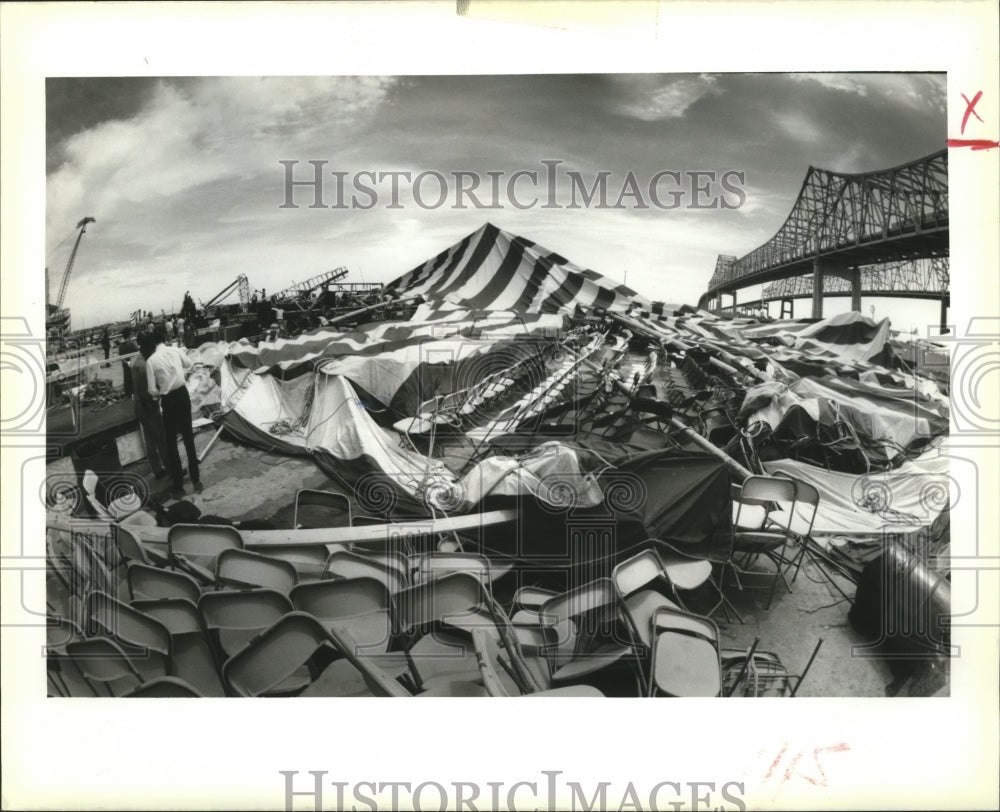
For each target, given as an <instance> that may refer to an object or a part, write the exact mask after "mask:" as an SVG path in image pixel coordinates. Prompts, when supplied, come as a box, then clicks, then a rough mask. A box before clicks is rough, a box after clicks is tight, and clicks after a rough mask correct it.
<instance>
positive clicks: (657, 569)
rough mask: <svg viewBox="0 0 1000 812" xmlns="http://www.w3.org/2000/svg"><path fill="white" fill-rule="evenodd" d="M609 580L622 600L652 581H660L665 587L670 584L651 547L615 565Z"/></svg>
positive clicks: (660, 561)
mask: <svg viewBox="0 0 1000 812" xmlns="http://www.w3.org/2000/svg"><path fill="white" fill-rule="evenodd" d="M611 580H612V582H613V583H614V585H615V589H616V590H617V592H618V595H619V596H620V597H622V598H625V597H628V596H629V595H631V594H632V593H633V592H637V591H638V590H640V589H642V588H643V587H644V586H647V585H649V584H650V583H652V582H653V581H657V580H662V581H663V582H664V584H665V585H666V586H669V584H670V582H669V580H668V579H667V576H666V574H665V571H664V566H663V561H662V560H661V558H660V554H659V553H658V552H657V551H656V550H655V549H654V548H652V547H650V548H647V549H645V550H642V551H641V552H639V553H636V554H635V555H633V556H632V557H631V558H627V559H625V560H624V561H622V562H620V563H619V564H617V565H616V566H615V568H614V569H613V570H612V571H611Z"/></svg>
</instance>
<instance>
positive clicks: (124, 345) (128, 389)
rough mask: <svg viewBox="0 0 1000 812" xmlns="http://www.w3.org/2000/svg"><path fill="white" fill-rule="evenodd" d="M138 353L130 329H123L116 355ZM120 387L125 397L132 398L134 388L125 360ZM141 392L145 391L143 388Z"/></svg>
mask: <svg viewBox="0 0 1000 812" xmlns="http://www.w3.org/2000/svg"><path fill="white" fill-rule="evenodd" d="M138 351H139V345H138V344H136V343H135V342H134V341H133V340H132V328H131V327H125V328H123V329H122V342H121V344H119V345H118V354H119V355H131V354H132V353H134V352H138ZM122 386H123V387H124V391H125V397H127V398H130V397H132V392H133V391H134V387H133V386H132V368H131V366H130V365H129V362H128V361H126V360H122ZM143 391H145V387H144V388H143Z"/></svg>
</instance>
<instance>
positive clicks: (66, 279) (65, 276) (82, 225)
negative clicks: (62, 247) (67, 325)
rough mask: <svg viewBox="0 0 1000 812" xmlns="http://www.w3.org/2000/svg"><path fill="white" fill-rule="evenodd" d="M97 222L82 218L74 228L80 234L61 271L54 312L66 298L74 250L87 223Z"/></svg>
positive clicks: (85, 230) (74, 256)
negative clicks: (64, 268) (61, 275)
mask: <svg viewBox="0 0 1000 812" xmlns="http://www.w3.org/2000/svg"><path fill="white" fill-rule="evenodd" d="M96 222H97V221H96V220H95V219H94V218H93V217H84V218H83V219H82V220H81V221H80V222H79V223H77V224H76V227H77V228H78V229H80V233H79V234H77V235H76V242H75V243H73V250H72V251H71V252H70V255H69V262H67V263H66V270H65V271H63V278H62V282H60V283H59V296H58V297H57V298H56V310H59V309H60V308H61V307H62V306H63V299H65V298H66V289H67V288H68V287H69V277H70V274H71V273H73V262H74V261H75V260H76V250H77V249H78V248H79V247H80V240H81V239H82V238H83V235H84V234H85V233H86V232H87V224H88V223H96Z"/></svg>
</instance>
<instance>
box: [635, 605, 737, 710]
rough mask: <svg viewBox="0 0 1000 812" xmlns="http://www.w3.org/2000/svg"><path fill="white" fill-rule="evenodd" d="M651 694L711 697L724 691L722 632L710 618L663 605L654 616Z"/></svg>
mask: <svg viewBox="0 0 1000 812" xmlns="http://www.w3.org/2000/svg"><path fill="white" fill-rule="evenodd" d="M651 668H652V675H651V679H650V682H649V692H650V694H651V695H653V694H655V693H656V692H657V691H659V692H660V693H661V694H665V695H667V696H685V697H710V696H719V695H720V694H721V693H722V682H723V681H722V661H721V658H720V653H719V632H718V629H717V628H716V626H715V623H714V622H713V621H711V620H709V619H708V618H705V617H701V616H699V615H693V614H691V613H689V612H683V611H681V610H679V609H670V608H666V607H662V608H660V609H657V610H656V613H655V614H654V615H653V641H652V665H651Z"/></svg>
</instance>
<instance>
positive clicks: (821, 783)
mask: <svg viewBox="0 0 1000 812" xmlns="http://www.w3.org/2000/svg"><path fill="white" fill-rule="evenodd" d="M850 749H851V746H850V745H849V744H845V743H844V742H841V743H840V744H831V745H829V746H828V747H817V748H816V749H815V750H813V763H814V764H815V765H816V769H817V770H819V774H820V778H819V779H818V780H817V779H815V778H810V777H809V776H808V775H802V773H799V775H800V776H802V777H803V778H804V779H806V781H808V782H809V783H810V784H812V785H813V786H816V787H825V786H826V785H827V783H826V773H825V772H823V765H822V764H820V763H819V754H820V753H822V752H823V751H824V750H829V751H830V752H831V753H842V752H843V751H844V750H850Z"/></svg>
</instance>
